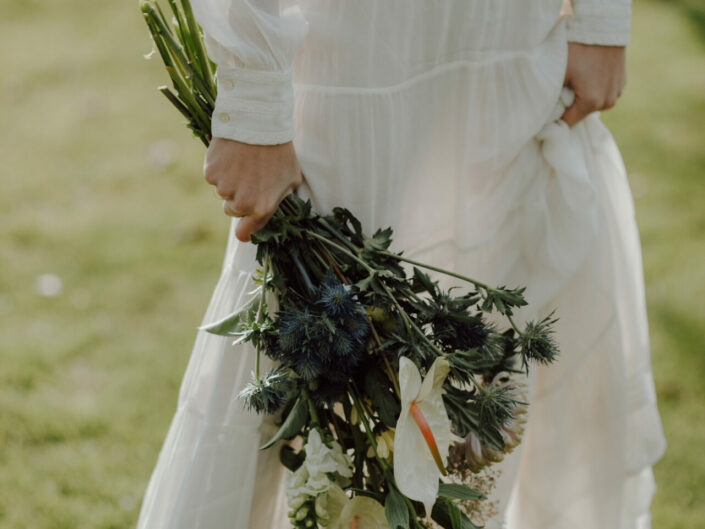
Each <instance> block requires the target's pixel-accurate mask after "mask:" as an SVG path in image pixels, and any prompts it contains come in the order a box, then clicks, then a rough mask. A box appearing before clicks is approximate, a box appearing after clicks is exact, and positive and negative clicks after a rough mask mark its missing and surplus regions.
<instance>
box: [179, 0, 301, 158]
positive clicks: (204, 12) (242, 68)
mask: <svg viewBox="0 0 705 529" xmlns="http://www.w3.org/2000/svg"><path fill="white" fill-rule="evenodd" d="M191 4H192V8H193V13H194V16H195V18H196V21H197V22H198V23H199V24H200V25H201V27H202V28H203V32H204V35H205V44H206V51H207V52H208V55H209V56H210V58H211V59H212V60H213V62H215V63H216V64H217V69H216V77H217V84H218V96H217V98H216V101H215V110H214V112H213V119H212V125H211V133H212V135H213V137H214V138H215V137H218V138H228V139H232V140H237V141H241V142H244V143H251V144H258V145H275V144H279V143H286V142H288V141H291V140H292V139H293V137H294V128H293V112H294V93H293V86H292V79H291V64H292V62H293V60H294V56H295V54H296V52H297V51H298V49H299V47H300V45H301V43H302V42H303V40H304V38H306V35H307V34H308V22H307V21H306V19H305V18H304V17H303V16H302V14H301V11H300V10H299V9H298V6H296V7H291V8H287V9H283V10H282V9H280V0H191Z"/></svg>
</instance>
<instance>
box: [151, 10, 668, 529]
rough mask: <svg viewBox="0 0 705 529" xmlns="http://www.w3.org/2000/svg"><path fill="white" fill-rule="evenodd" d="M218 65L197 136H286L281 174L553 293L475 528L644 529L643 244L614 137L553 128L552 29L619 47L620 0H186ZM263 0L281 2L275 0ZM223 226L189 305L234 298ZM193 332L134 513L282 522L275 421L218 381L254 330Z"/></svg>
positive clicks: (238, 379) (451, 257) (238, 262)
mask: <svg viewBox="0 0 705 529" xmlns="http://www.w3.org/2000/svg"><path fill="white" fill-rule="evenodd" d="M192 4H193V8H194V12H195V14H196V18H197V20H198V21H199V23H200V24H201V25H202V26H203V28H204V31H205V34H206V38H207V46H208V52H209V54H210V55H211V57H212V58H213V59H214V60H215V61H216V62H217V63H218V83H219V95H218V100H217V101H216V109H215V112H214V115H213V135H214V136H216V137H224V138H231V139H235V140H239V141H243V142H246V143H253V144H277V143H283V142H287V141H290V140H292V139H293V141H294V145H295V148H296V152H297V155H298V158H299V162H300V164H301V168H302V171H303V174H304V177H305V183H304V185H303V186H302V187H301V188H300V193H301V194H302V195H303V196H306V197H309V198H311V199H312V201H313V204H314V207H315V208H316V209H317V210H318V211H320V212H327V211H329V210H330V208H332V207H334V206H337V205H340V206H345V207H348V208H350V209H351V210H352V211H353V212H354V213H355V214H356V215H357V216H358V217H359V218H360V219H361V220H362V222H363V225H364V226H365V227H366V230H368V231H373V230H374V229H376V228H377V227H386V226H392V227H393V228H394V233H395V237H394V249H397V250H401V249H404V250H405V252H406V254H407V255H408V256H410V257H414V258H417V259H419V260H422V261H426V262H429V263H431V264H435V265H438V266H442V267H446V268H450V269H453V270H456V271H458V272H461V273H463V274H467V275H470V276H472V277H475V278H477V279H480V280H482V281H484V282H487V283H489V284H496V285H505V284H506V285H509V286H519V285H524V286H527V287H528V288H527V297H528V300H529V303H530V307H529V309H528V310H527V311H524V313H523V316H522V317H523V318H524V319H528V318H535V317H542V316H543V315H545V314H547V313H548V312H550V310H552V309H554V308H555V309H556V310H557V314H558V316H559V317H560V321H559V323H558V325H557V334H556V338H557V340H558V342H559V346H560V349H561V356H560V358H559V360H558V361H557V362H556V363H555V364H553V365H551V366H548V367H539V368H535V369H534V372H533V373H534V375H532V377H531V378H530V380H529V381H528V382H529V385H530V388H531V395H530V413H529V419H528V423H527V430H526V432H525V436H524V440H523V443H522V445H521V447H520V449H517V450H516V451H515V452H514V453H513V454H512V455H511V456H510V457H508V458H506V459H505V461H504V462H502V463H501V464H500V465H499V467H498V468H499V469H500V470H501V476H500V479H499V481H498V483H497V487H496V489H495V490H494V492H493V494H492V498H491V500H492V501H494V502H496V505H497V509H498V512H499V514H498V515H497V516H495V517H494V518H493V519H492V520H490V521H489V522H488V527H489V528H497V527H506V528H509V529H568V528H570V529H598V528H599V529H645V528H648V527H649V526H650V518H649V505H650V502H651V497H652V494H653V491H654V486H655V485H654V480H653V474H652V470H651V466H652V465H653V463H654V462H655V461H657V460H658V459H659V458H660V456H661V455H662V453H663V450H664V447H665V441H664V437H663V433H662V429H661V423H660V419H659V415H658V410H657V407H656V401H655V393H654V385H653V378H652V373H651V367H650V358H649V337H648V326H647V318H646V310H645V300H644V284H643V276H642V268H641V251H640V243H639V236H638V232H637V227H636V224H635V220H634V208H633V202H632V196H631V193H630V189H629V185H628V182H627V178H626V174H625V168H624V166H623V163H622V159H621V157H620V154H619V151H618V149H617V147H616V145H615V143H614V140H613V139H612V136H611V135H610V133H609V131H608V130H607V129H606V128H605V127H604V125H603V124H602V123H601V121H600V119H599V117H598V115H597V114H596V113H595V114H591V115H590V116H588V117H587V118H586V119H585V120H583V121H582V122H581V123H579V124H578V125H577V126H575V127H574V128H572V129H570V128H569V127H568V126H567V125H566V124H565V123H564V122H562V121H561V120H560V116H561V114H562V111H563V109H564V108H565V106H566V105H567V104H570V98H571V92H570V90H568V89H564V88H563V80H564V74H565V68H566V62H567V42H568V41H569V40H571V41H578V42H583V43H587V44H603V45H624V44H626V43H627V40H628V33H629V15H630V4H629V0H581V1H579V2H578V1H577V0H576V2H575V5H574V13H575V14H574V15H573V16H571V17H559V13H560V12H561V0H385V1H382V0H302V1H299V2H294V1H290V2H278V1H277V0H192ZM279 4H281V5H279ZM232 228H234V223H233V226H232V227H231V231H230V237H229V240H228V245H227V250H226V256H225V262H224V265H223V271H222V276H221V278H220V280H219V282H218V284H217V285H216V288H215V292H214V294H213V297H212V300H211V303H210V305H209V307H208V310H207V312H206V315H205V318H204V323H208V322H212V321H214V320H216V319H219V318H221V317H223V316H225V315H226V314H228V313H230V312H232V311H233V310H235V309H237V308H238V307H239V306H241V305H242V304H243V303H244V302H245V301H246V300H247V299H248V296H249V294H248V292H249V291H250V290H251V288H252V282H251V273H252V272H253V270H254V269H255V260H254V253H255V249H254V247H253V246H252V245H251V244H249V243H248V244H243V243H240V242H238V241H237V240H236V239H235V237H234V233H233V229H232ZM230 342H231V341H230V340H228V339H226V338H222V337H218V336H213V335H209V334H207V333H205V332H202V331H199V332H198V334H197V337H196V343H195V346H194V349H193V353H192V355H191V358H190V360H189V363H188V367H187V368H186V373H185V375H184V379H183V382H182V385H181V390H180V393H179V400H178V407H177V410H176V414H175V415H174V418H173V420H172V423H171V426H170V428H169V431H168V434H167V436H166V440H165V442H164V445H163V447H162V450H161V452H160V454H159V458H158V461H157V464H156V468H155V469H154V472H153V474H152V477H151V479H150V481H149V485H148V487H147V491H146V494H145V496H144V501H143V503H142V509H141V512H140V517H139V522H138V529H286V528H289V527H290V525H289V523H288V520H287V518H286V502H285V496H284V490H283V476H284V469H283V467H282V466H281V465H280V463H279V461H278V449H277V447H276V446H275V447H274V448H273V449H269V450H266V451H259V450H258V447H259V446H260V445H261V444H263V442H264V441H265V440H267V439H268V438H269V437H270V436H271V435H272V433H273V432H274V431H275V430H276V427H275V425H274V424H273V421H272V420H271V418H265V419H264V420H263V418H262V417H261V416H259V415H256V414H254V413H249V412H247V411H246V410H245V409H244V408H243V404H242V401H241V400H239V399H238V397H237V394H238V393H239V391H240V390H241V389H242V387H243V385H244V384H245V383H246V382H247V381H248V379H249V377H250V373H251V371H252V369H253V366H254V355H253V351H252V349H251V348H250V347H249V346H247V345H239V346H232V345H231V343H230Z"/></svg>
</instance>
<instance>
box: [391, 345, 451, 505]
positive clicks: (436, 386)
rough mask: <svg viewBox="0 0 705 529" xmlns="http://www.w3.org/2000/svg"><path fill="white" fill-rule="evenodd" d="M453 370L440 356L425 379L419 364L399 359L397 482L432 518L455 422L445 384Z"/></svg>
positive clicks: (395, 457) (395, 453) (395, 449)
mask: <svg viewBox="0 0 705 529" xmlns="http://www.w3.org/2000/svg"><path fill="white" fill-rule="evenodd" d="M449 370H450V368H449V365H448V360H447V359H445V358H443V357H439V358H437V359H436V360H435V361H434V362H433V364H432V365H431V368H430V369H429V370H428V373H427V374H426V377H425V378H424V380H423V381H422V380H421V374H420V373H419V370H418V368H417V367H416V365H415V364H414V363H413V362H412V361H411V360H409V359H408V358H406V357H402V358H400V359H399V387H400V389H401V413H400V414H399V420H398V421H397V426H396V429H395V433H394V480H395V481H396V482H397V486H398V487H399V490H400V491H401V492H402V494H405V495H406V496H407V497H409V498H411V499H413V500H417V501H420V502H422V503H423V504H424V506H425V507H426V514H427V515H430V513H431V508H432V507H433V504H434V503H435V502H436V497H437V496H438V480H439V478H440V476H441V474H445V473H446V470H445V467H446V464H447V457H448V447H449V445H450V440H451V423H450V419H449V418H448V414H447V412H446V408H445V405H444V404H443V398H442V395H443V382H444V381H445V379H446V377H447V376H448V372H449Z"/></svg>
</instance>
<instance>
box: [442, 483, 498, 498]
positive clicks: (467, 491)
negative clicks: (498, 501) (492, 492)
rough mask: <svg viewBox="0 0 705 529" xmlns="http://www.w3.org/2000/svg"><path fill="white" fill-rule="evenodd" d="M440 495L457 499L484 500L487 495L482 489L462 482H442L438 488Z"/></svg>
mask: <svg viewBox="0 0 705 529" xmlns="http://www.w3.org/2000/svg"><path fill="white" fill-rule="evenodd" d="M438 495H439V496H443V497H444V498H452V499H456V500H463V501H464V500H484V499H485V498H486V497H485V495H484V494H482V493H481V492H480V491H477V490H475V489H471V488H470V487H468V486H467V485H462V484H460V483H441V484H440V487H439V489H438Z"/></svg>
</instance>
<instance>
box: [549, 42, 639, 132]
mask: <svg viewBox="0 0 705 529" xmlns="http://www.w3.org/2000/svg"><path fill="white" fill-rule="evenodd" d="M625 77H626V76H625V49H624V47H622V46H597V45H586V44H580V43H577V42H570V43H568V64H567V67H566V74H565V79H564V84H566V85H569V86H570V87H571V88H572V89H573V91H574V92H575V100H574V101H573V104H572V105H571V106H570V107H569V108H567V109H566V111H565V112H564V114H563V116H562V119H563V121H565V122H566V123H567V124H568V125H569V126H571V127H572V126H573V125H575V124H576V123H578V122H580V121H581V120H582V119H584V118H585V117H586V116H587V115H588V114H591V113H592V112H595V111H598V110H605V109H608V108H611V107H613V106H614V105H615V103H616V102H617V98H618V97H619V96H620V94H621V93H622V89H623V88H624V84H625Z"/></svg>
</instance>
